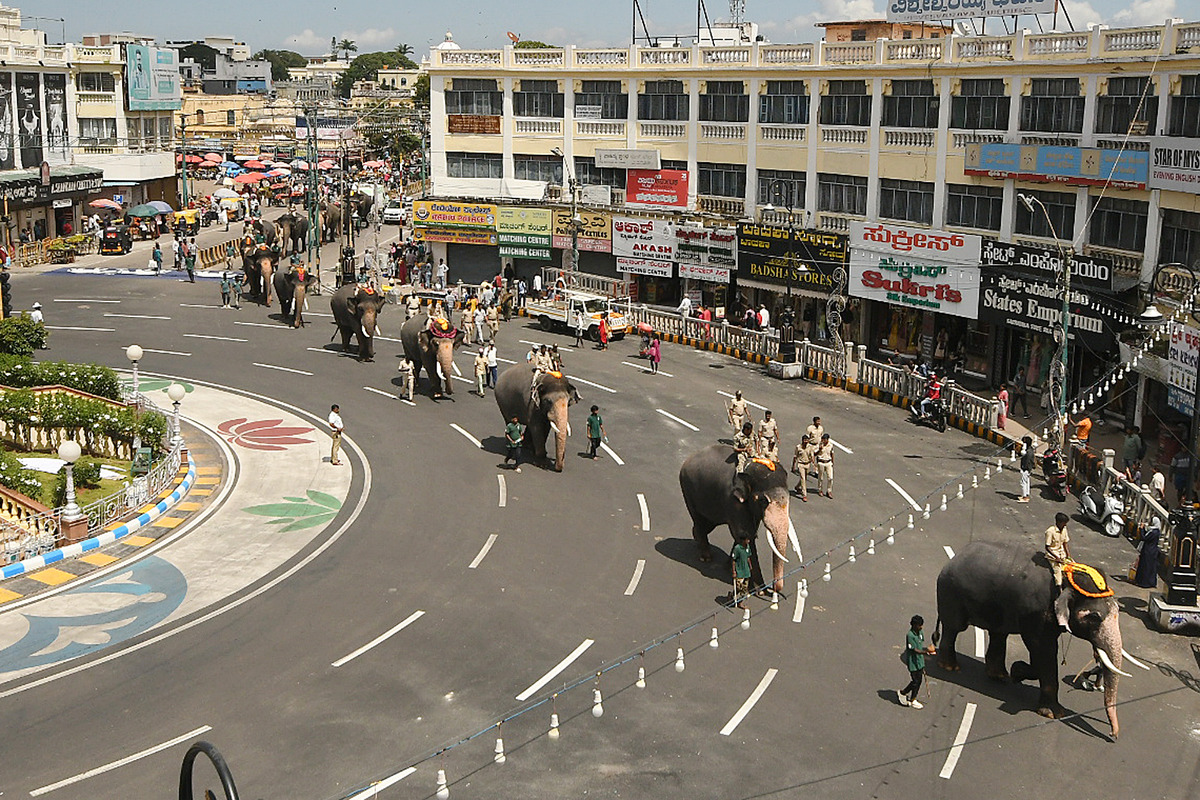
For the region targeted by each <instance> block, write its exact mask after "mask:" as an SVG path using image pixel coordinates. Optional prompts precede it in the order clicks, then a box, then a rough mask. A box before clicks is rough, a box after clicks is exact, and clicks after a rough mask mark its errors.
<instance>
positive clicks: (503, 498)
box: [496, 475, 508, 508]
mask: <svg viewBox="0 0 1200 800" xmlns="http://www.w3.org/2000/svg"><path fill="white" fill-rule="evenodd" d="M496 482H497V483H499V484H500V506H499V507H500V508H504V507H505V506H507V505H508V483H507V481H505V480H504V476H503V475H497V476H496Z"/></svg>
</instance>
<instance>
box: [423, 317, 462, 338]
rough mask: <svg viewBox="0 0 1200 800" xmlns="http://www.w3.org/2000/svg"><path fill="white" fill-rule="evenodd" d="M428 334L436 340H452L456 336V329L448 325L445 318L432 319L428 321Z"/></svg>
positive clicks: (448, 322)
mask: <svg viewBox="0 0 1200 800" xmlns="http://www.w3.org/2000/svg"><path fill="white" fill-rule="evenodd" d="M429 332H430V333H432V334H433V335H434V337H436V338H438V339H453V338H455V337H456V336H458V328H456V327H454V326H453V325H451V324H450V320H448V319H446V318H445V317H434V318H431V319H430V320H429Z"/></svg>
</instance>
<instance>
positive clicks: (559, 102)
mask: <svg viewBox="0 0 1200 800" xmlns="http://www.w3.org/2000/svg"><path fill="white" fill-rule="evenodd" d="M519 86H520V88H519V90H518V91H515V92H513V115H514V116H518V117H549V118H553V119H562V116H563V93H562V92H560V91H559V90H558V81H532V80H521V81H520V82H519Z"/></svg>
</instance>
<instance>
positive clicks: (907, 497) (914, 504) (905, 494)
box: [887, 478, 921, 511]
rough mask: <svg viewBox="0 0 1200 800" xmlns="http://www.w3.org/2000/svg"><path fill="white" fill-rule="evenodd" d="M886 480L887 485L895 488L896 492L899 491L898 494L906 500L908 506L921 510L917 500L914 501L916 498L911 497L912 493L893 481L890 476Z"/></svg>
mask: <svg viewBox="0 0 1200 800" xmlns="http://www.w3.org/2000/svg"><path fill="white" fill-rule="evenodd" d="M887 482H888V485H890V486H891V487H892V488H893V489H895V490H896V491H897V492H899V493H900V496H901V497H903V498H904V499H905V500H907V501H908V504H909V505H910V506H912V507H913V509H915V510H916V511H920V510H921V506H919V505H917V501H916V500H913V499H912V495H911V494H909V493H908V492H906V491H904V489H903V488H902V487H901V486H900V484H898V483H896V482H895V481H894V480H892V479H891V478H888V479H887Z"/></svg>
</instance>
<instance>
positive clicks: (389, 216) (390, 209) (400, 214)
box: [383, 200, 408, 225]
mask: <svg viewBox="0 0 1200 800" xmlns="http://www.w3.org/2000/svg"><path fill="white" fill-rule="evenodd" d="M407 221H408V214H407V213H405V211H404V204H403V203H401V202H400V201H399V200H393V201H392V202H390V203H388V204H387V207H386V208H385V209H383V224H384V225H403V224H404V223H405V222H407Z"/></svg>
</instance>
